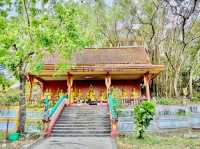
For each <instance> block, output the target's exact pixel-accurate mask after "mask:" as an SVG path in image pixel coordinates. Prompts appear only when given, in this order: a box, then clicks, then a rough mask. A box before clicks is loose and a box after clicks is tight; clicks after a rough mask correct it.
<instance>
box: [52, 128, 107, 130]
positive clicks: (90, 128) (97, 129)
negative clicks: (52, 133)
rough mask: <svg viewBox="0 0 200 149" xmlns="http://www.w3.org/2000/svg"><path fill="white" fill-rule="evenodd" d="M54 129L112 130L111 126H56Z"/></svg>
mask: <svg viewBox="0 0 200 149" xmlns="http://www.w3.org/2000/svg"><path fill="white" fill-rule="evenodd" d="M53 129H54V130H110V129H111V128H110V127H54V128H53Z"/></svg>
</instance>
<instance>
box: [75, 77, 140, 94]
mask: <svg viewBox="0 0 200 149" xmlns="http://www.w3.org/2000/svg"><path fill="white" fill-rule="evenodd" d="M90 86H92V87H93V89H94V92H95V95H96V96H101V94H102V92H105V93H106V85H105V81H104V80H75V81H74V85H73V89H74V90H79V91H80V92H81V93H82V95H83V96H86V95H87V92H88V89H89V87H90ZM111 87H113V88H119V89H121V90H125V91H126V92H127V93H128V96H131V93H132V92H133V90H134V91H135V92H137V93H138V94H139V95H140V94H141V91H140V83H139V82H138V81H135V80H112V81H111Z"/></svg>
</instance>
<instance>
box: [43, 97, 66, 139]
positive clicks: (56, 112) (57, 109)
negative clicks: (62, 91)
mask: <svg viewBox="0 0 200 149" xmlns="http://www.w3.org/2000/svg"><path fill="white" fill-rule="evenodd" d="M67 101H68V98H67V97H65V96H62V97H61V98H60V99H59V100H58V101H57V102H56V104H55V105H54V106H53V108H52V109H51V110H50V112H49V114H48V115H49V118H50V122H49V127H48V128H47V129H46V130H44V132H45V136H50V134H51V131H52V129H53V127H54V125H55V123H56V121H57V120H58V118H59V116H60V115H61V113H62V111H63V109H64V107H65V105H67Z"/></svg>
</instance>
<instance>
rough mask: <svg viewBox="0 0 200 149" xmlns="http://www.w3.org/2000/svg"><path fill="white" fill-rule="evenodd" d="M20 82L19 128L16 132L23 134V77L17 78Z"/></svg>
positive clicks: (24, 107) (24, 102) (24, 101)
mask: <svg viewBox="0 0 200 149" xmlns="http://www.w3.org/2000/svg"><path fill="white" fill-rule="evenodd" d="M19 81H20V95H19V126H18V131H19V132H20V133H24V131H25V121H26V99H25V83H26V80H25V76H24V75H20V76H19Z"/></svg>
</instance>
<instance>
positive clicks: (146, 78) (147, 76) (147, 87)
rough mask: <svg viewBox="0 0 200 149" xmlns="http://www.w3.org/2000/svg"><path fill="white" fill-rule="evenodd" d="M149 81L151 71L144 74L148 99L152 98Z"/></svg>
mask: <svg viewBox="0 0 200 149" xmlns="http://www.w3.org/2000/svg"><path fill="white" fill-rule="evenodd" d="M149 81H150V75H149V73H145V74H144V85H145V88H146V98H147V99H148V100H150V99H151V95H150V89H149Z"/></svg>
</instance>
